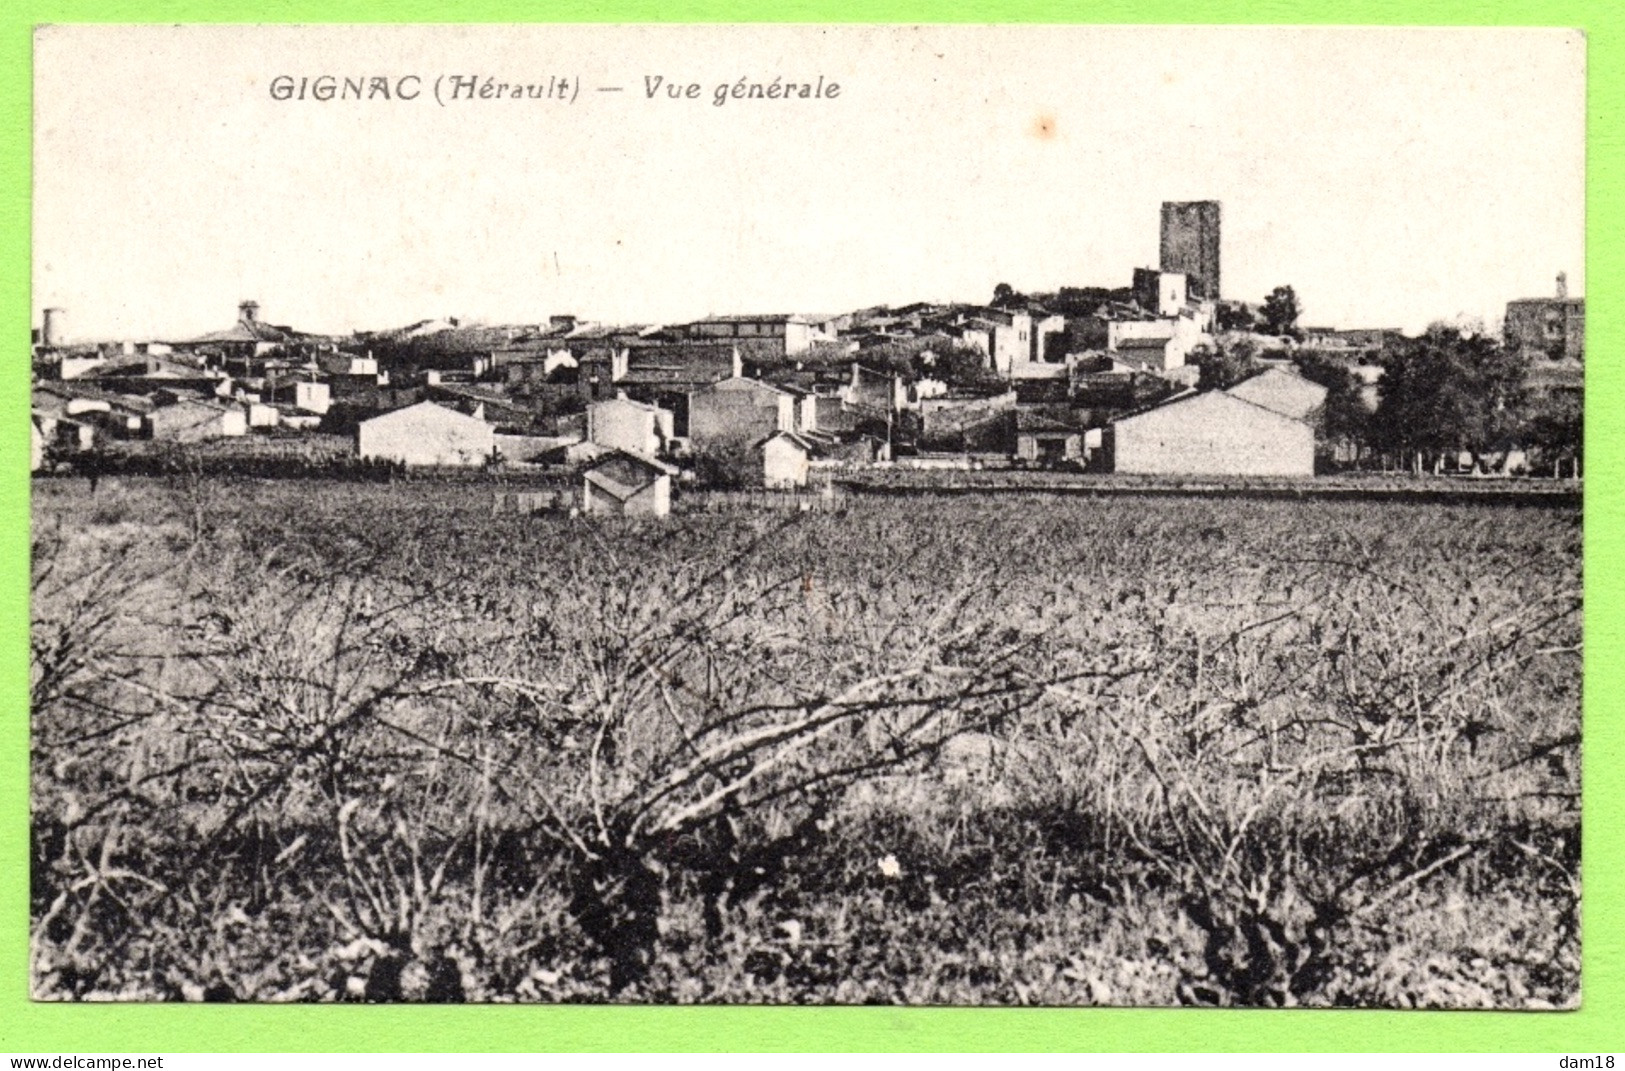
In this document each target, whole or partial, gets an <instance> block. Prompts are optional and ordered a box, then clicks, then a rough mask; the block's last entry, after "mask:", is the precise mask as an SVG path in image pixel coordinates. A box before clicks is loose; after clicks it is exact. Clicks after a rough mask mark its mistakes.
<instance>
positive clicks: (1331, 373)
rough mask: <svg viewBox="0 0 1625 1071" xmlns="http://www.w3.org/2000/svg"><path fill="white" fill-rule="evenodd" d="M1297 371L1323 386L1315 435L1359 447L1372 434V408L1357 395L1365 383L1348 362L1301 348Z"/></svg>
mask: <svg viewBox="0 0 1625 1071" xmlns="http://www.w3.org/2000/svg"><path fill="white" fill-rule="evenodd" d="M1297 365H1298V371H1299V373H1301V374H1302V375H1303V377H1304V378H1305V379H1307V380H1310V381H1311V382H1314V383H1318V384H1320V385H1321V386H1322V387H1325V388H1326V401H1325V404H1324V405H1323V406H1322V407H1321V416H1320V422H1319V426H1318V427H1317V428H1316V429H1315V430H1316V433H1317V438H1318V439H1319V440H1320V441H1321V442H1323V443H1326V444H1332V445H1335V444H1344V445H1347V446H1351V447H1354V448H1355V449H1358V448H1359V447H1361V446H1363V445H1365V444H1366V443H1367V442H1368V441H1369V439H1370V435H1371V419H1372V414H1371V410H1370V409H1368V408H1367V407H1366V403H1365V401H1364V400H1363V399H1362V398H1361V396H1360V391H1361V388H1362V387H1363V386H1364V384H1363V383H1361V381H1360V379H1359V377H1357V376H1356V375H1355V374H1354V373H1353V371H1351V370H1350V369H1349V368H1348V366H1346V365H1344V364H1342V363H1341V362H1339V361H1336V360H1333V359H1330V358H1328V357H1326V356H1324V355H1322V354H1319V353H1316V352H1315V351H1313V350H1305V351H1301V352H1300V353H1299V355H1298V357H1297Z"/></svg>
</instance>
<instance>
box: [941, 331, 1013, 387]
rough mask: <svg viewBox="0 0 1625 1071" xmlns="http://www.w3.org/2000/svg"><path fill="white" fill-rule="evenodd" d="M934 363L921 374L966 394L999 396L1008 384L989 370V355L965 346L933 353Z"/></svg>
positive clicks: (951, 347)
mask: <svg viewBox="0 0 1625 1071" xmlns="http://www.w3.org/2000/svg"><path fill="white" fill-rule="evenodd" d="M932 356H933V360H932V363H931V364H930V365H929V366H927V367H922V368H921V369H920V372H921V374H923V375H929V376H931V377H932V378H934V379H940V380H942V381H943V382H944V383H946V384H948V386H950V387H955V388H959V389H962V390H973V391H987V392H991V393H999V392H1001V391H1003V390H1004V388H1005V383H1004V380H1002V379H1000V378H999V374H998V373H997V372H995V371H994V370H993V369H992V368H989V367H988V359H987V354H985V353H983V352H982V351H981V350H979V349H977V348H976V347H974V346H966V345H964V344H962V343H956V344H955V345H952V346H948V347H946V348H943V349H937V350H933V351H932Z"/></svg>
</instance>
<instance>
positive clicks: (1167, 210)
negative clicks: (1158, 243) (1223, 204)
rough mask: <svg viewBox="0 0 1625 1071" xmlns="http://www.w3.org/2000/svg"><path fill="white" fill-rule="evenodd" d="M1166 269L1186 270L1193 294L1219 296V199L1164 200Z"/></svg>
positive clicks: (1173, 270)
mask: <svg viewBox="0 0 1625 1071" xmlns="http://www.w3.org/2000/svg"><path fill="white" fill-rule="evenodd" d="M1162 270H1163V271H1165V272H1182V273H1183V274H1184V275H1185V277H1186V279H1187V280H1189V284H1188V285H1189V290H1190V293H1191V296H1192V297H1199V298H1205V299H1207V300H1209V301H1217V300H1218V299H1219V297H1220V293H1219V202H1217V201H1164V202H1162Z"/></svg>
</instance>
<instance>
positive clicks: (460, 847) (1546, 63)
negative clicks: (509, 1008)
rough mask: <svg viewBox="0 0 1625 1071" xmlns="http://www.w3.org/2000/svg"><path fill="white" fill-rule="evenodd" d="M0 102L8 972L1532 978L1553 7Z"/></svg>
mask: <svg viewBox="0 0 1625 1071" xmlns="http://www.w3.org/2000/svg"><path fill="white" fill-rule="evenodd" d="M33 78H34V82H33V85H34V132H33V139H34V140H33V146H34V156H33V176H34V192H33V225H34V231H33V247H32V248H33V303H34V304H33V309H32V316H33V326H34V335H33V345H32V370H33V380H32V394H31V410H32V419H31V434H32V437H33V452H32V458H31V461H32V470H33V480H32V512H31V525H32V548H33V556H32V575H31V590H32V606H31V615H32V616H31V621H30V637H31V662H30V671H31V672H30V708H31V717H30V734H31V735H30V740H31V756H32V768H31V783H30V801H31V830H32V840H31V844H32V860H31V867H32V884H31V897H32V901H31V927H30V935H31V937H30V975H29V984H30V992H31V994H32V996H33V998H34V1000H36V1001H43V1002H59V1001H108V1000H113V1001H135V1002H149V1001H196V1002H209V1001H219V1002H225V1001H230V1002H288V1001H307V1002H378V1003H393V1002H434V1003H451V1002H468V1003H513V1002H517V1003H537V1004H547V1003H563V1002H628V1003H644V1004H662V1003H713V1004H740V1003H744V1004H830V1005H843V1004H875V1003H881V1004H896V1005H970V1006H1007V1005H1048V1006H1064V1007H1073V1006H1082V1005H1106V1006H1130V1007H1167V1006H1178V1005H1196V1006H1227V1007H1265V1008H1284V1007H1363V1008H1384V1009H1458V1008H1490V1009H1527V1010H1534V1009H1553V1010H1555V1009H1571V1008H1574V1007H1577V1006H1578V1004H1579V1001H1580V997H1581V984H1580V951H1581V947H1582V927H1581V924H1580V900H1581V881H1580V873H1581V861H1580V817H1581V807H1580V749H1581V717H1580V715H1581V707H1580V682H1581V667H1582V652H1581V531H1582V529H1581V509H1580V488H1581V485H1582V480H1583V478H1584V477H1585V475H1586V471H1585V458H1584V456H1583V451H1582V443H1583V436H1582V425H1583V419H1582V415H1583V404H1582V403H1583V383H1584V367H1585V297H1584V293H1585V282H1586V280H1585V268H1586V264H1585V217H1584V208H1585V158H1586V155H1585V154H1586V141H1585V99H1586V41H1585V37H1584V35H1582V34H1580V33H1578V32H1573V31H1564V30H1555V29H1482V28H1479V29H1473V28H1458V29H1419V28H1418V29H1408V28H1364V29H1354V28H1332V27H1327V28H1262V27H1231V28H1187V27H1101V26H1020V27H1016V26H929V27H919V26H854V25H843V26H833V25H832V26H818V25H796V26H791V25H751V26H729V25H706V26H689V25H667V26H610V25H604V26H539V25H528V26H509V25H481V26H365V27H362V26H252V25H232V26H226V25H216V26H170V25H166V26H158V25H148V26H96V25H64V26H43V27H40V28H38V29H37V30H36V32H35V37H34V75H33Z"/></svg>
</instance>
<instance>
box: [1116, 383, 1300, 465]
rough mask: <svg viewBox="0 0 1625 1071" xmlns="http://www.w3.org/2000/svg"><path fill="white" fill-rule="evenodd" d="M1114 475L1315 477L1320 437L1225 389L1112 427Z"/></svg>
mask: <svg viewBox="0 0 1625 1071" xmlns="http://www.w3.org/2000/svg"><path fill="white" fill-rule="evenodd" d="M1107 433H1108V434H1107V437H1106V448H1107V450H1108V451H1109V453H1110V455H1111V459H1112V471H1114V472H1127V473H1140V474H1146V475H1159V476H1313V475H1314V474H1315V432H1314V429H1313V428H1311V427H1310V426H1309V425H1308V424H1305V423H1304V422H1303V421H1301V420H1293V419H1292V418H1291V417H1286V416H1282V415H1281V414H1279V413H1276V412H1274V411H1272V410H1269V409H1265V408H1264V407H1263V406H1260V405H1254V404H1253V403H1252V402H1248V401H1243V400H1242V399H1240V398H1235V397H1232V396H1231V395H1229V394H1226V393H1225V392H1223V391H1207V392H1205V393H1202V394H1192V395H1186V396H1185V397H1183V398H1179V399H1177V400H1175V401H1172V402H1169V403H1168V404H1166V405H1160V406H1158V407H1157V408H1155V409H1150V410H1147V411H1145V412H1143V413H1136V414H1134V415H1132V416H1126V417H1123V418H1121V419H1119V420H1117V421H1115V422H1114V423H1113V424H1112V425H1111V426H1110V427H1109V428H1108V429H1107Z"/></svg>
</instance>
